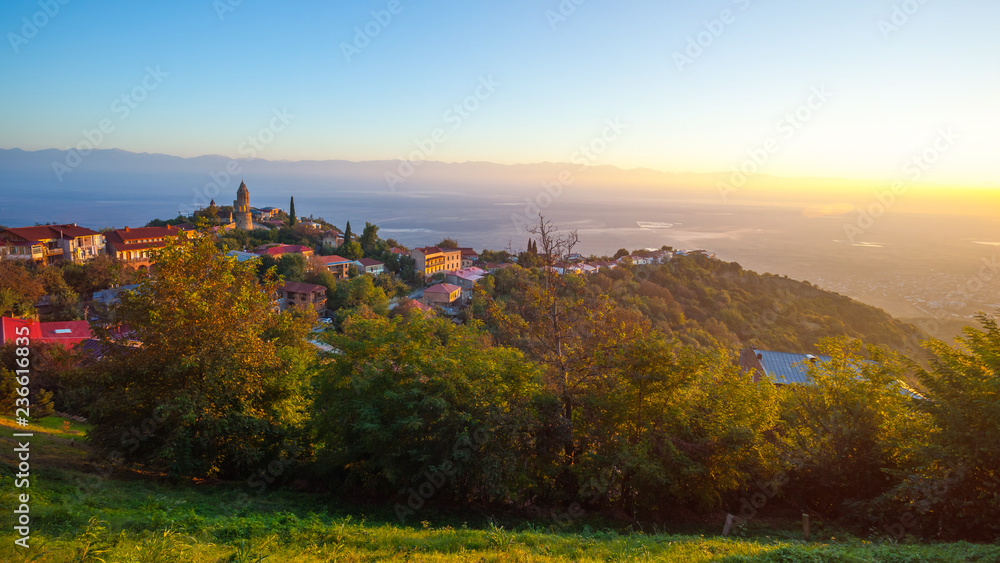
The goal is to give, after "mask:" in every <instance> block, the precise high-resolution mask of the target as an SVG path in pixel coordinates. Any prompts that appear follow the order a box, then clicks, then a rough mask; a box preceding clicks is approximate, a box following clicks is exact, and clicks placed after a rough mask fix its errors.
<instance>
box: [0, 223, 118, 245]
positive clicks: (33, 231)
mask: <svg viewBox="0 0 1000 563" xmlns="http://www.w3.org/2000/svg"><path fill="white" fill-rule="evenodd" d="M4 232H7V233H10V234H12V235H14V236H16V237H18V238H20V239H23V240H38V241H42V240H52V239H57V238H64V239H71V238H76V237H88V236H92V235H99V234H101V233H99V232H97V231H92V230H90V229H88V228H86V227H78V226H76V225H70V224H68V225H41V226H38V227H16V228H13V229H6V230H5V231H4Z"/></svg>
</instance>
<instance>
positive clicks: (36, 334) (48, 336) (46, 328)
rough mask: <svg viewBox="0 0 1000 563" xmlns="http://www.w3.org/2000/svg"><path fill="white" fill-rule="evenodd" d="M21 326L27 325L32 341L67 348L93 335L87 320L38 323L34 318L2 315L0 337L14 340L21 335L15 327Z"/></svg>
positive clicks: (8, 340)
mask: <svg viewBox="0 0 1000 563" xmlns="http://www.w3.org/2000/svg"><path fill="white" fill-rule="evenodd" d="M21 327H28V337H29V338H30V339H31V341H32V342H46V343H49V344H59V345H60V346H62V347H63V348H67V349H68V348H72V347H73V346H75V345H77V344H79V343H80V342H83V341H84V340H88V339H90V338H91V337H92V336H93V335H92V334H91V332H90V324H89V323H87V321H62V322H53V323H39V322H38V321H35V320H24V319H12V318H9V317H3V318H2V319H0V339H2V341H3V342H5V343H6V342H15V339H16V338H18V337H19V336H22V335H19V334H18V333H17V332H18V331H17V329H19V328H21ZM21 330H22V331H23V329H21Z"/></svg>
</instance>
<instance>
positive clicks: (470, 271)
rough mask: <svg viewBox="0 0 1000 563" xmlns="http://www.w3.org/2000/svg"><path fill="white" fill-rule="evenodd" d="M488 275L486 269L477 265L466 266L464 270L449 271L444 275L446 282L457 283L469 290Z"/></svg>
mask: <svg viewBox="0 0 1000 563" xmlns="http://www.w3.org/2000/svg"><path fill="white" fill-rule="evenodd" d="M486 276H487V273H486V270H483V269H481V268H476V267H475V266H473V267H471V268H465V269H463V270H456V271H454V272H448V273H447V274H445V275H444V281H445V283H450V284H452V285H457V286H458V287H461V288H462V289H464V290H466V291H468V290H471V289H472V288H473V287H475V285H476V284H477V283H479V280H481V279H483V278H484V277H486Z"/></svg>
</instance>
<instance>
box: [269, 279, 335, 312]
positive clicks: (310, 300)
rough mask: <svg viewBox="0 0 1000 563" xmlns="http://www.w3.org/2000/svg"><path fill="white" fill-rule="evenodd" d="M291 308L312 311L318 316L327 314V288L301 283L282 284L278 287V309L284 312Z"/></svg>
mask: <svg viewBox="0 0 1000 563" xmlns="http://www.w3.org/2000/svg"><path fill="white" fill-rule="evenodd" d="M289 307H303V308H306V309H312V310H314V311H316V313H317V314H318V315H323V314H324V313H325V312H326V288H325V287H323V286H321V285H316V284H312V283H301V282H285V283H283V284H281V286H279V287H278V308H279V309H281V310H282V311H284V310H285V309H288V308H289Z"/></svg>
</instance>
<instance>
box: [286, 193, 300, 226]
mask: <svg viewBox="0 0 1000 563" xmlns="http://www.w3.org/2000/svg"><path fill="white" fill-rule="evenodd" d="M298 222H299V216H298V215H296V214H295V196H292V197H291V200H289V202H288V226H289V227H294V226H295V224H296V223H298Z"/></svg>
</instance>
